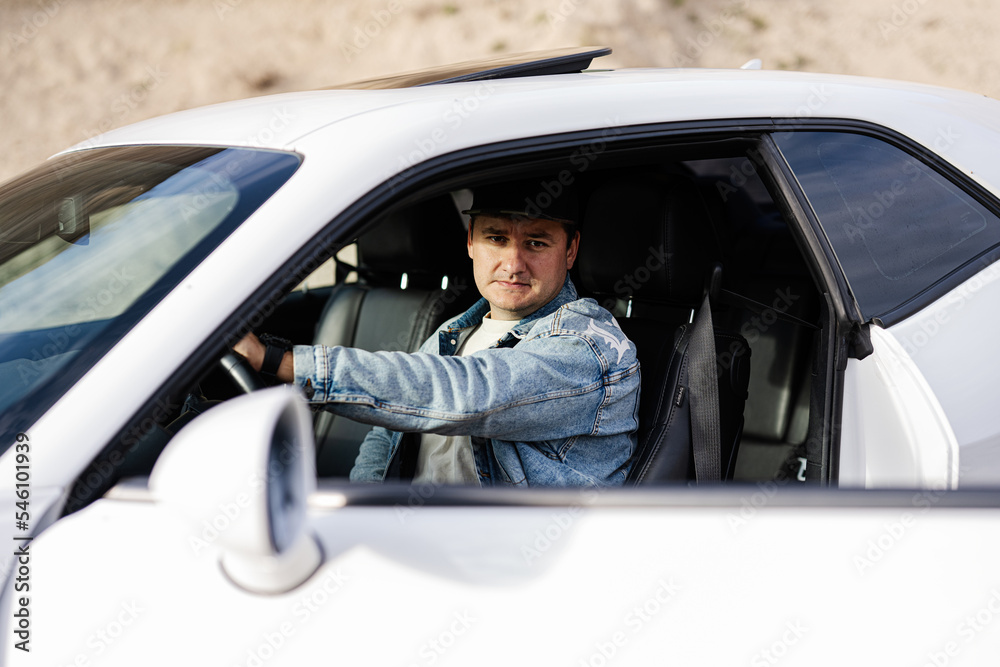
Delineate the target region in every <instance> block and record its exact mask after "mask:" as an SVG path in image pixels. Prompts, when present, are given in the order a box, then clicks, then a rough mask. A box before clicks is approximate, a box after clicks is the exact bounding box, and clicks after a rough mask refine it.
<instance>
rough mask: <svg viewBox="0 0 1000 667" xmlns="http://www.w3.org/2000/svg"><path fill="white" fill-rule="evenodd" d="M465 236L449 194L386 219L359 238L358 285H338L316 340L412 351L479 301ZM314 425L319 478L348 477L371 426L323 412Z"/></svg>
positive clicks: (318, 325) (371, 348) (373, 348)
mask: <svg viewBox="0 0 1000 667" xmlns="http://www.w3.org/2000/svg"><path fill="white" fill-rule="evenodd" d="M465 238H466V237H465V228H464V227H463V225H462V220H461V216H460V215H459V213H458V209H457V208H456V206H455V204H454V203H453V201H452V199H451V197H450V196H448V195H443V196H440V197H437V198H434V199H430V200H427V201H424V202H420V203H418V204H415V205H412V206H409V207H406V208H403V209H400V210H396V211H394V212H392V213H390V214H389V215H387V216H386V217H385V218H384V219H383V220H382V221H381V222H379V223H377V224H376V225H375V227H374V228H372V229H371V230H369V231H368V232H366V233H365V234H364V235H363V236H361V237H360V238H359V239H358V244H357V253H358V259H357V267H356V270H357V273H358V281H357V282H355V283H341V284H339V285H337V286H336V287H335V288H334V290H333V292H332V293H331V294H330V298H329V300H328V301H327V303H326V306H325V307H324V309H323V313H322V315H321V316H320V319H319V321H318V323H317V325H316V335H315V338H314V340H313V342H314V343H315V344H317V345H328V346H333V345H345V346H351V347H357V348H361V349H364V350H368V351H371V352H375V351H381V350H400V351H404V352H413V351H415V350H416V349H417V348H419V347H420V345H421V344H422V343H423V342H424V341H425V340H426V339H427V338H428V337H429V336H430V335H431V334H432V333H433V332H434V330H435V329H437V327H438V326H439V325H440V324H441V323H442V322H444V321H445V320H447V319H449V318H451V317H453V316H454V315H457V314H459V313H461V312H462V311H463V310H465V309H466V308H467V307H468V306H469V305H471V304H472V303H473V302H474V301H475V300H476V298H477V297H478V292H477V291H476V288H475V283H474V281H473V279H472V264H471V260H469V257H468V253H467V252H466V247H465ZM314 426H315V432H316V452H317V454H316V469H317V474H318V475H319V476H320V477H347V476H348V474H349V473H350V470H351V468H352V467H353V466H354V460H355V458H356V457H357V455H358V450H359V447H360V445H361V441H362V440H363V439H364V437H365V434H366V433H367V432H368V430H369V429H370V428H371V427H370V426H368V425H365V424H360V423H358V422H354V421H351V420H350V419H347V418H346V417H340V416H337V415H334V414H332V413H329V412H324V411H321V412H318V413H317V415H316V420H315V424H314Z"/></svg>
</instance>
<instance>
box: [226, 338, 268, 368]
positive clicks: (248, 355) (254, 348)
mask: <svg viewBox="0 0 1000 667" xmlns="http://www.w3.org/2000/svg"><path fill="white" fill-rule="evenodd" d="M233 352H235V353H236V354H238V355H240V356H242V357H244V358H245V359H246V360H247V361H248V362H250V367H251V368H253V369H254V370H255V371H257V372H258V373H259V372H260V367H261V366H262V365H263V364H264V344H263V343H262V342H260V339H259V338H257V336H255V335H254V334H253V333H252V332H251V333H248V334H247V335H246V336H244V337H243V338H242V340H240V342H238V343H236V345H233Z"/></svg>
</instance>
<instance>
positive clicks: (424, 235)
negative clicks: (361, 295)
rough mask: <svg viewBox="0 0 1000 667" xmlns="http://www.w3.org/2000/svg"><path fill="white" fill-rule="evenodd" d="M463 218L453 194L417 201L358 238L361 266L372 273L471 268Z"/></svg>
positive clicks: (445, 272) (442, 272)
mask: <svg viewBox="0 0 1000 667" xmlns="http://www.w3.org/2000/svg"><path fill="white" fill-rule="evenodd" d="M465 238H466V232H465V227H464V225H463V224H462V217H461V216H460V215H459V213H458V208H456V206H455V203H454V202H453V201H452V198H451V196H450V195H447V194H446V195H442V196H440V197H435V198H433V199H428V200H426V201H422V202H418V203H416V204H413V205H412V206H407V207H406V208H403V209H398V210H395V211H393V212H391V213H390V214H389V215H387V216H385V217H384V218H383V219H382V220H381V221H379V222H378V223H376V226H375V227H374V228H373V229H371V230H369V231H368V232H366V233H365V234H364V235H363V236H361V237H360V238H359V239H358V267H359V268H361V269H364V270H365V271H366V272H367V273H369V274H373V273H374V274H378V273H387V274H393V275H396V276H398V275H400V274H402V273H407V274H431V275H434V276H436V277H438V278H440V277H442V276H446V275H447V276H454V275H457V274H461V273H466V272H468V271H469V264H470V260H469V255H468V253H467V252H466V247H465Z"/></svg>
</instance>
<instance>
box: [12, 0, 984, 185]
mask: <svg viewBox="0 0 1000 667" xmlns="http://www.w3.org/2000/svg"><path fill="white" fill-rule="evenodd" d="M0 3H2V4H0V88H2V90H3V95H2V98H0V128H2V129H0V154H2V155H3V160H2V163H0V181H2V180H6V179H7V178H9V177H11V176H13V175H15V174H17V173H18V172H21V171H23V170H24V169H26V168H28V167H30V166H32V165H34V164H36V163H38V162H40V161H41V160H43V159H45V158H46V157H47V156H49V155H51V154H52V153H53V152H55V151H57V150H60V149H62V148H65V147H67V146H69V145H71V144H74V143H76V142H78V141H82V140H84V139H86V138H88V137H90V136H92V135H95V134H98V133H100V132H104V131H107V130H109V129H112V128H114V127H119V126H121V125H126V124H128V123H132V122H135V121H139V120H142V119H145V118H149V117H151V116H156V115H160V114H163V113H167V112H170V111H175V110H179V109H185V108H190V107H194V106H200V105H204V104H210V103H213V102H220V101H224V100H229V99H235V98H241V97H247V96H254V95H264V94H269V93H276V92H284V91H289V90H299V89H308V88H316V87H321V86H327V85H332V84H337V83H343V82H346V81H352V80H356V79H361V78H367V77H373V76H379V75H386V74H391V73H396V72H401V71H406V70H412V69H418V68H423V67H430V66H434V65H441V64H445V63H449V62H457V61H462V60H468V59H473V58H481V57H486V56H491V55H496V54H501V53H513V52H521V51H531V50H536V49H545V48H553V47H560V46H577V45H595V44H596V45H605V46H610V47H612V48H613V49H614V54H613V55H612V56H611V57H609V58H605V59H602V60H601V61H600V65H601V66H604V67H608V66H610V67H629V66H651V65H652V66H679V65H683V66H701V67H738V66H740V65H741V64H743V63H744V62H746V61H747V60H749V59H751V58H761V59H763V61H764V66H765V68H773V69H797V70H805V71H814V72H835V73H846V74H860V75H867V76H880V77H888V78H895V79H905V80H910V81H920V82H925V83H933V84H939V85H946V86H951V87H955V88H963V89H967V90H972V91H976V92H980V93H984V94H987V95H990V96H992V97H998V98H1000V42H998V40H997V39H996V38H995V36H994V34H993V33H994V32H995V31H996V29H997V28H998V27H1000V3H995V2H991V1H990V0H948V1H947V2H946V0H840V1H839V2H837V3H832V2H821V1H819V0H619V1H617V2H610V1H606V2H599V1H598V0H535V1H534V2H526V1H523V0H471V1H467V2H458V0H453V1H452V2H435V1H430V0H359V1H358V2H345V1H343V0H297V1H291V0H284V1H281V0H177V1H165V2H156V1H154V0H0Z"/></svg>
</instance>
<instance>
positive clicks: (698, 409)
mask: <svg viewBox="0 0 1000 667" xmlns="http://www.w3.org/2000/svg"><path fill="white" fill-rule="evenodd" d="M708 297H709V294H708V293H707V292H706V294H705V300H704V301H702V304H701V308H699V309H698V314H697V315H695V318H694V326H693V328H692V329H691V341H690V342H689V343H688V356H689V361H688V370H687V373H688V391H689V392H690V393H691V397H690V402H691V444H692V447H693V449H694V478H695V481H697V482H698V483H699V484H700V483H703V482H719V481H722V450H721V442H722V427H721V426H720V424H719V377H718V373H717V365H716V357H715V332H714V328H713V325H712V308H711V306H710V305H709V298H708Z"/></svg>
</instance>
